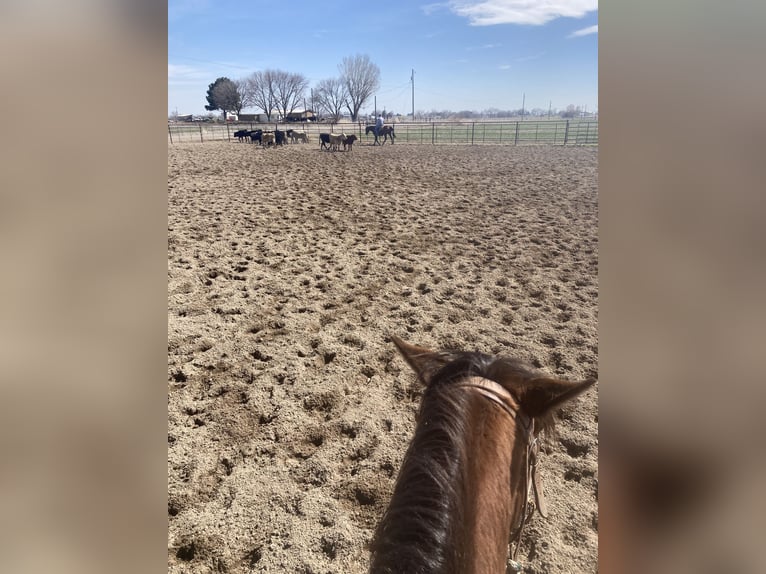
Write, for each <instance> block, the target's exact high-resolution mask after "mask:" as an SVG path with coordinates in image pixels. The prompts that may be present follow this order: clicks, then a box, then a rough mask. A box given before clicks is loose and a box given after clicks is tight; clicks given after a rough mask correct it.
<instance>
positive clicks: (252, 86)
mask: <svg viewBox="0 0 766 574" xmlns="http://www.w3.org/2000/svg"><path fill="white" fill-rule="evenodd" d="M272 74H273V72H272V70H264V71H262V72H254V73H252V74H250V76H248V77H247V79H246V80H245V82H246V83H247V89H248V93H249V100H248V101H249V102H250V107H255V108H259V109H261V110H263V113H264V114H266V119H267V120H268V121H271V114H272V112H273V111H274V107H275V105H276V101H275V99H274V79H273V77H272Z"/></svg>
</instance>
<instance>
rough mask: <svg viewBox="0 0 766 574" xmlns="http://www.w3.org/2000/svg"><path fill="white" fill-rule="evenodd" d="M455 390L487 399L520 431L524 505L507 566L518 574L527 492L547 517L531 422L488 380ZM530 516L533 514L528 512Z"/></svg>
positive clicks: (474, 379) (504, 391)
mask: <svg viewBox="0 0 766 574" xmlns="http://www.w3.org/2000/svg"><path fill="white" fill-rule="evenodd" d="M455 386H457V387H462V388H470V389H473V390H475V391H476V392H478V393H479V394H481V395H483V396H484V397H486V398H488V399H489V400H491V401H492V402H494V403H495V404H497V405H499V406H500V408H502V409H503V410H504V411H505V412H506V413H508V415H509V416H510V417H511V418H512V419H513V420H514V421H517V422H518V423H520V424H518V425H517V428H520V429H521V431H522V433H523V434H524V438H525V441H526V443H527V448H526V449H525V451H526V452H525V456H526V460H525V461H524V493H525V497H524V502H523V508H522V509H521V520H520V522H519V525H518V526H517V534H516V543H515V545H514V548H513V552H512V553H511V566H512V567H513V568H514V569H516V571H518V572H520V571H521V564H519V563H518V562H516V553H517V552H518V551H519V546H520V545H521V534H522V532H523V531H524V524H525V523H526V522H527V520H528V519H529V517H530V516H531V515H528V514H527V501H528V500H529V491H530V490H533V491H534V496H535V508H537V510H538V512H540V514H541V516H543V517H547V514H548V513H547V510H546V508H545V502H544V500H543V497H542V489H541V488H540V480H539V476H538V473H537V451H538V443H537V437H536V436H535V420H534V419H533V418H531V417H528V416H527V415H525V414H524V413H522V412H520V411H519V410H518V408H517V407H516V401H515V400H514V398H513V396H512V395H511V393H510V392H508V390H507V389H506V388H505V387H503V386H502V385H501V384H499V383H496V382H495V381H492V380H490V379H485V378H483V377H471V378H470V379H468V380H467V381H465V382H460V383H457V384H456V385H455ZM532 512H534V510H533V511H532Z"/></svg>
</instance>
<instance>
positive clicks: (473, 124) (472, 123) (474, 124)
mask: <svg viewBox="0 0 766 574" xmlns="http://www.w3.org/2000/svg"><path fill="white" fill-rule="evenodd" d="M475 127H476V122H471V145H473V130H474V128H475Z"/></svg>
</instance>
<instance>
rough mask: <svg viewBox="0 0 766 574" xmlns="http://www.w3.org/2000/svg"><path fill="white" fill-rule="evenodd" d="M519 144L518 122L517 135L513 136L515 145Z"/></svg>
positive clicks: (517, 126)
mask: <svg viewBox="0 0 766 574" xmlns="http://www.w3.org/2000/svg"><path fill="white" fill-rule="evenodd" d="M518 144H519V122H516V134H515V135H514V136H513V145H518Z"/></svg>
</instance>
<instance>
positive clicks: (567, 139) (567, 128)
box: [564, 120, 569, 145]
mask: <svg viewBox="0 0 766 574" xmlns="http://www.w3.org/2000/svg"><path fill="white" fill-rule="evenodd" d="M568 141H569V120H567V125H566V129H565V130H564V145H567V142H568Z"/></svg>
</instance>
